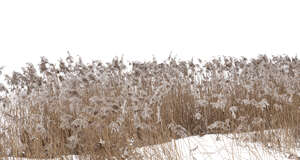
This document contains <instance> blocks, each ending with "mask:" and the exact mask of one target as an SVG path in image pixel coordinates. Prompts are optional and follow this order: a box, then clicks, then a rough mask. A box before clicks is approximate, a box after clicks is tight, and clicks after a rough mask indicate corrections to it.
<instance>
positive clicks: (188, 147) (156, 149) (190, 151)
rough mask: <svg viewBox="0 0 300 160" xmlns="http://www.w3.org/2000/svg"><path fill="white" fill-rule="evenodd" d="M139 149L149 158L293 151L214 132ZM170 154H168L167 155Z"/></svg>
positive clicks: (208, 159) (271, 158)
mask: <svg viewBox="0 0 300 160" xmlns="http://www.w3.org/2000/svg"><path fill="white" fill-rule="evenodd" d="M139 152H141V153H144V155H145V159H153V160H154V159H159V160H161V159H180V160H181V159H182V160H235V159H238V160H242V159H243V160H244V159H247V160H248V159H249V160H250V159H251V160H252V159H259V160H260V159H263V160H278V159H281V160H285V159H287V160H288V159H289V160H290V159H291V158H292V155H296V154H295V153H293V154H292V153H282V152H279V151H276V150H272V149H266V147H264V146H262V145H261V144H259V143H250V142H242V141H240V140H235V139H234V135H216V134H211V135H204V136H202V137H200V136H191V137H187V138H182V139H178V140H173V141H172V142H168V143H165V144H161V145H154V146H150V147H144V148H140V149H139ZM158 153H160V154H158ZM164 153H166V154H164ZM299 153H300V152H299ZM170 155H171V157H169V156H170Z"/></svg>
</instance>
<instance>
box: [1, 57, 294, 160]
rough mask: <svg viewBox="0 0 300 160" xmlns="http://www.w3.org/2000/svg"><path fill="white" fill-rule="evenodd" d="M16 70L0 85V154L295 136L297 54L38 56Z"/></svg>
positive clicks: (100, 155)
mask: <svg viewBox="0 0 300 160" xmlns="http://www.w3.org/2000/svg"><path fill="white" fill-rule="evenodd" d="M37 68H38V69H37ZM22 70H23V71H22V72H13V73H12V74H11V75H5V80H6V84H7V85H3V84H1V85H0V91H1V101H0V103H1V108H2V110H1V116H2V117H5V122H2V123H3V124H2V126H1V127H2V129H1V130H0V131H1V134H0V135H1V137H0V138H1V139H0V141H1V143H0V151H1V153H0V154H1V156H3V157H5V156H16V157H36V158H45V157H48V158H51V157H58V156H61V155H69V154H78V155H89V156H91V155H92V158H93V159H105V158H112V157H115V158H117V159H134V158H137V156H139V155H137V154H135V153H134V152H133V149H134V148H136V147H141V146H145V145H152V144H158V143H163V142H166V141H169V140H170V139H173V138H180V137H186V136H190V135H204V134H211V133H236V132H249V131H263V130H269V129H284V130H289V131H292V132H291V133H290V132H289V133H290V134H289V136H288V137H289V138H293V141H287V142H288V143H289V145H290V146H296V145H297V144H298V138H299V135H300V133H299V132H300V130H299V122H300V116H299V115H300V108H299V107H300V60H299V59H298V58H297V57H288V56H273V57H272V58H269V57H267V56H265V55H260V56H259V57H257V58H255V59H251V60H247V59H246V58H244V57H241V58H233V57H218V58H215V59H213V60H211V61H207V62H204V61H201V60H196V62H195V60H191V61H180V60H177V59H176V58H174V57H169V58H168V59H167V60H166V61H164V62H163V63H158V62H157V61H156V60H155V59H153V60H152V61H151V62H143V63H141V62H130V64H129V65H126V64H124V62H123V59H122V58H121V59H119V58H115V59H113V60H112V62H111V63H106V64H103V63H102V62H101V61H93V62H92V63H90V64H86V63H84V62H82V60H81V59H80V58H78V60H74V57H72V56H70V55H69V56H68V57H67V58H66V59H65V60H60V61H59V62H58V63H57V64H54V63H50V62H49V61H48V60H47V58H45V57H42V58H41V62H40V63H39V65H38V67H35V66H34V65H33V64H30V63H28V64H27V66H26V67H24V68H22ZM259 133H261V134H263V133H264V132H259ZM291 135H293V136H291ZM261 136H263V135H261ZM261 136H260V137H261ZM268 137H270V135H268ZM265 140H266V138H263V139H260V141H261V142H263V143H266V142H265ZM274 144H276V143H274Z"/></svg>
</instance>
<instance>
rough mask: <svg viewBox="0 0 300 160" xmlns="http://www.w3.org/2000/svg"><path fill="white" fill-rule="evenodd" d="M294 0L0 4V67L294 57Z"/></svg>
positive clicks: (299, 28) (297, 26) (299, 34)
mask: <svg viewBox="0 0 300 160" xmlns="http://www.w3.org/2000/svg"><path fill="white" fill-rule="evenodd" d="M299 8H300V4H299V2H298V1H297V0H295V1H293V0H282V1H278V0H251V1H249V0H247V1H244V0H226V1H225V0H219V1H217V0H206V1H200V0H197V1H191V0H182V1H179V0H148V1H144V0H97V1H96V0H95V1H92V0H82V1H79V0H47V1H46V0H1V1H0V66H6V71H11V70H12V69H14V70H18V69H19V68H20V67H21V66H24V64H25V63H26V62H32V63H34V64H37V63H38V62H39V60H40V57H41V56H46V57H48V58H49V59H50V60H51V61H53V62H56V61H57V60H58V59H59V58H64V57H66V56H67V51H70V53H71V54H72V55H75V56H76V55H80V56H81V57H82V58H83V60H84V61H87V62H89V61H90V60H91V59H101V60H102V61H110V60H111V59H112V58H113V57H114V56H121V55H124V58H125V59H126V60H129V61H133V60H140V61H144V60H151V59H152V56H153V55H154V56H155V57H156V58H157V59H158V60H163V59H166V58H167V57H168V55H169V54H170V53H171V52H172V55H174V56H176V55H177V57H178V58H180V59H191V58H192V57H194V58H202V59H205V58H209V57H212V56H217V55H226V56H236V57H239V56H246V57H256V56H257V55H258V54H267V55H278V54H287V55H291V56H295V55H297V54H298V53H299V51H300V43H299V42H300V23H299V22H300V21H299V20H300V9H299Z"/></svg>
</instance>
